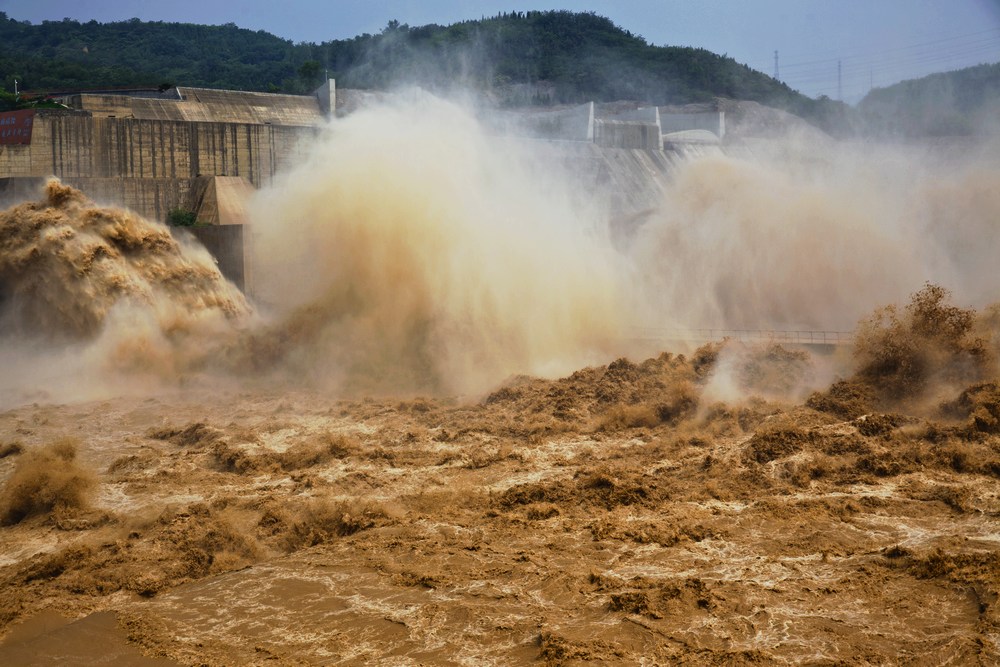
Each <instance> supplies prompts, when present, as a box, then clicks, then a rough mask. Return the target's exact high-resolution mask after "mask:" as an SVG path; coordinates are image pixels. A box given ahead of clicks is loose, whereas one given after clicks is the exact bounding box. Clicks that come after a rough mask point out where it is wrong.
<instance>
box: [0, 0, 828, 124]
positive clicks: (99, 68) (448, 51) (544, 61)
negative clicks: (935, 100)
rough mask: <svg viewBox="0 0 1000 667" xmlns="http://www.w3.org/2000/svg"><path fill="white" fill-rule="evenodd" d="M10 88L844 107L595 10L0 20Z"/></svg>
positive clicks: (820, 110)
mask: <svg viewBox="0 0 1000 667" xmlns="http://www.w3.org/2000/svg"><path fill="white" fill-rule="evenodd" d="M0 72H2V73H3V77H4V80H3V84H4V87H5V89H7V90H8V91H9V90H12V89H13V80H14V79H15V78H17V79H18V80H19V82H20V87H21V89H22V90H27V91H34V92H48V91H55V90H65V89H81V88H83V89H86V88H109V87H135V86H151V87H156V86H160V85H166V84H180V85H189V86H206V87H213V88H232V89H238V90H255V91H271V92H289V93H303V92H307V91H310V90H312V89H314V88H315V87H316V86H317V85H318V84H319V83H320V82H321V81H322V80H323V78H324V76H326V75H329V76H330V77H333V78H336V79H337V80H338V84H339V85H340V86H342V87H354V88H384V87H387V86H390V85H392V84H395V83H400V82H404V81H405V82H412V83H419V84H421V85H424V86H425V87H428V88H431V89H436V90H440V89H446V88H452V87H455V86H462V87H466V88H471V89H473V90H477V91H481V92H486V93H488V94H490V95H492V96H493V97H494V98H495V99H497V100H498V101H499V102H500V103H502V104H524V103H528V104H531V103H537V104H548V103H572V102H581V101H586V100H596V101H612V100H619V99H632V100H639V101H644V102H650V103H657V104H683V103H689V102H701V101H707V100H711V99H713V98H716V97H726V98H732V99H744V100H753V101H757V102H760V103H762V104H767V105H770V106H775V107H779V108H782V109H786V110H789V111H792V112H794V113H797V114H799V115H802V116H804V117H806V118H810V119H813V120H815V121H817V122H820V123H821V124H822V122H823V119H824V118H826V117H829V116H830V115H831V114H830V107H831V106H836V105H837V103H834V102H831V101H829V100H826V99H823V100H819V101H817V100H812V99H810V98H808V97H806V96H804V95H802V94H800V93H797V92H795V91H793V90H792V89H790V88H789V87H788V86H786V85H785V84H783V83H781V82H779V81H775V80H774V79H772V78H771V77H769V76H767V75H765V74H762V73H760V72H757V71H754V70H752V69H750V68H749V67H748V66H746V65H743V64H740V63H737V62H736V61H735V60H733V59H732V58H729V57H726V56H720V55H717V54H715V53H711V52H710V51H706V50H704V49H695V48H688V47H673V46H654V45H651V44H649V43H647V42H646V41H645V40H644V39H643V38H642V37H639V36H637V35H633V34H632V33H630V32H628V31H626V30H623V29H621V28H619V27H618V26H616V25H615V24H614V23H613V22H612V21H610V20H609V19H607V18H603V17H601V16H597V15H595V14H593V13H572V12H567V11H547V12H539V11H529V12H513V13H507V14H501V15H498V16H496V17H493V18H489V19H484V20H479V21H465V22H462V23H456V24H453V25H449V26H439V25H426V26H420V27H410V26H407V25H401V24H399V23H398V22H396V21H390V22H389V24H388V25H387V26H386V28H385V29H383V30H382V32H381V33H379V34H376V35H371V34H367V33H366V34H363V35H360V36H357V37H354V38H352V39H347V40H333V41H329V42H323V43H321V44H311V43H300V44H294V43H292V42H291V41H289V40H285V39H281V38H279V37H275V36H274V35H271V34H270V33H267V32H264V31H262V30H260V31H256V32H255V31H252V30H245V29H241V28H238V27H237V26H235V25H234V24H227V25H223V26H204V25H192V24H182V23H163V22H144V21H140V20H138V19H131V20H129V21H123V22H117V23H98V22H96V21H89V22H87V23H79V22H77V21H73V20H69V19H64V20H62V21H44V22H42V23H41V24H40V25H32V24H30V23H27V22H18V21H15V20H13V19H10V18H8V17H7V16H6V14H3V13H0Z"/></svg>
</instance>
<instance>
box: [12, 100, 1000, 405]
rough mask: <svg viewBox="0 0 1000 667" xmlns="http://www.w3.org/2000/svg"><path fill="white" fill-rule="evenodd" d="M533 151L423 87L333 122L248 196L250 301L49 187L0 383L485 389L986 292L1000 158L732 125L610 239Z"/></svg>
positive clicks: (592, 211) (160, 230)
mask: <svg viewBox="0 0 1000 667" xmlns="http://www.w3.org/2000/svg"><path fill="white" fill-rule="evenodd" d="M543 148H546V149H551V145H549V146H545V145H543V144H541V143H536V142H532V141H525V140H517V141H515V140H511V139H509V138H505V137H501V136H495V135H491V134H490V133H488V132H486V131H484V129H483V127H482V126H481V125H480V124H479V123H478V122H477V121H476V119H475V117H474V115H473V114H472V113H471V112H470V111H468V110H467V109H466V108H464V107H462V106H460V105H457V104H453V103H451V102H447V101H443V100H440V99H437V98H434V97H432V96H430V95H426V94H415V95H411V96H406V97H402V98H399V99H397V100H396V101H395V102H393V103H389V104H385V105H382V106H379V107H376V108H371V109H366V110H362V111H358V112H356V113H354V114H352V115H351V116H349V117H347V118H344V119H339V120H337V121H335V122H333V123H331V124H330V126H329V127H327V128H325V129H324V130H323V131H322V132H321V134H320V135H319V136H318V137H317V139H316V140H315V142H314V143H313V144H312V145H311V146H310V147H309V150H308V151H307V153H306V155H305V156H304V157H303V159H302V161H301V163H300V164H298V165H297V166H296V167H294V168H293V169H291V170H289V171H288V172H287V173H285V174H283V175H281V176H280V178H279V179H278V180H277V181H276V182H275V183H274V184H273V185H272V186H270V187H267V188H265V189H263V190H262V191H260V192H259V193H258V194H257V196H256V197H255V198H254V199H253V201H252V202H251V203H250V209H251V215H252V223H253V232H252V237H253V252H254V274H255V299H256V301H257V303H256V304H255V306H253V307H252V306H251V305H250V304H248V303H247V302H246V300H245V299H244V298H243V297H242V295H241V294H239V292H238V291H237V290H236V289H235V287H233V286H232V285H230V284H228V283H227V282H225V281H224V280H223V279H222V277H221V275H220V274H219V273H218V270H217V268H216V267H215V265H214V263H213V262H212V260H211V258H210V257H209V256H208V254H207V253H206V252H205V251H204V249H201V248H199V247H197V246H195V245H186V244H179V243H177V242H176V241H174V240H173V239H172V238H171V236H170V234H169V232H168V230H167V229H166V228H165V227H163V226H162V225H159V224H156V223H150V222H148V221H143V220H141V219H140V218H138V217H137V216H134V215H133V214H131V213H127V212H124V211H119V210H116V209H99V208H97V207H96V206H94V205H93V204H92V203H90V202H88V201H87V200H86V199H85V198H83V197H82V196H81V195H79V193H75V191H72V190H71V189H69V188H64V187H63V186H60V185H50V186H49V191H48V193H47V194H46V201H45V202H41V203H37V204H26V205H22V206H20V207H16V208H14V209H11V210H9V211H7V212H6V213H4V214H3V217H2V220H0V230H2V234H3V236H2V239H0V241H2V244H0V284H2V285H3V286H4V290H3V291H4V299H3V301H2V305H0V308H2V317H3V320H2V322H3V323H4V334H3V335H4V338H3V341H2V347H0V351H2V355H3V357H4V361H5V365H6V367H7V368H8V369H11V370H9V371H8V372H7V373H6V374H5V378H4V380H3V382H2V387H0V389H2V390H3V391H4V392H7V393H8V395H12V394H11V392H13V393H17V392H20V395H21V397H22V399H23V397H24V396H28V395H29V394H30V392H31V391H32V390H35V389H38V390H45V391H49V392H50V393H49V394H48V395H49V396H50V397H51V396H57V395H62V396H69V397H84V396H89V395H90V394H88V393H87V391H89V390H93V389H94V387H102V388H103V389H102V391H103V392H104V393H108V394H113V393H114V392H116V391H117V392H121V391H142V390H148V391H156V390H160V389H162V388H163V387H164V386H176V385H177V384H178V383H181V382H187V381H189V380H191V379H192V378H195V377H202V378H204V377H209V378H216V379H219V380H221V381H224V380H226V379H227V378H251V377H254V378H262V379H264V380H266V381H271V382H282V383H290V384H293V385H301V384H304V385H307V386H310V387H318V388H322V389H325V390H329V391H331V392H343V393H345V394H359V393H368V392H371V393H382V394H408V393H409V394H412V393H423V392H427V393H452V394H455V393H457V394H464V395H477V394H479V393H481V392H485V391H488V390H490V389H491V388H493V387H495V386H496V385H497V384H498V383H499V382H501V381H503V380H504V378H506V377H508V376H510V375H511V374H516V373H528V374H538V375H545V376H555V375H563V374H567V373H569V372H571V371H573V370H575V369H577V368H580V367H582V366H584V365H589V364H596V363H606V362H607V361H609V360H610V359H612V358H614V356H617V355H621V354H627V353H629V351H630V347H629V338H630V337H631V336H632V333H633V330H634V328H635V327H638V326H656V327H670V328H691V329H694V328H716V329H772V330H840V331H847V330H851V329H853V328H854V326H855V324H856V323H857V322H858V320H859V319H860V318H862V317H864V316H866V315H867V314H868V313H870V312H871V311H872V310H873V309H874V308H876V307H878V306H881V305H884V304H887V303H901V302H903V301H905V300H906V298H907V296H908V295H909V294H910V293H912V292H914V291H915V290H917V289H919V288H920V286H921V285H923V284H924V282H925V281H931V282H935V283H938V284H941V285H943V286H944V287H946V288H948V289H951V290H952V291H953V292H954V296H955V299H956V301H957V302H959V303H963V304H966V303H971V304H972V305H976V306H981V305H985V304H988V303H991V302H993V301H995V300H996V289H995V285H994V284H993V283H992V282H991V281H990V279H989V276H991V275H992V267H993V257H994V255H995V252H994V248H995V247H996V241H997V233H998V232H997V220H1000V189H998V188H996V187H995V185H996V183H998V182H1000V168H998V165H997V163H996V160H986V161H984V160H983V159H982V158H977V159H975V160H972V159H964V158H960V157H959V158H956V157H955V156H954V155H951V154H950V155H949V158H948V160H947V161H945V160H943V159H941V157H940V154H939V153H937V152H935V151H934V150H932V149H916V148H913V147H904V146H896V147H891V148H890V147H884V146H881V147H880V146H873V145H857V144H846V143H836V142H832V141H825V142H809V141H803V140H802V139H801V138H799V139H794V138H789V139H788V140H787V141H780V140H774V141H769V142H758V143H752V142H750V143H746V144H740V145H737V146H733V147H730V148H728V149H725V151H724V153H725V154H723V152H720V151H711V152H708V153H707V154H705V155H703V156H701V157H695V158H692V159H690V160H688V161H686V162H685V163H683V164H681V166H679V167H678V168H677V170H676V171H675V172H674V173H672V174H670V175H669V177H668V182H667V183H666V184H665V187H664V196H663V198H662V200H661V201H660V202H659V206H658V207H657V209H656V210H655V211H653V212H652V213H650V214H648V215H646V216H645V218H644V220H645V221H644V223H643V224H642V225H641V226H639V227H638V229H636V230H633V231H630V232H628V234H627V239H626V240H625V242H624V243H620V242H619V243H616V244H614V245H613V244H612V243H611V242H610V240H609V239H610V238H611V237H612V235H618V236H620V235H621V234H622V231H621V230H614V229H612V228H611V226H613V225H614V224H615V223H614V222H612V218H611V216H609V215H608V212H607V209H606V202H607V201H608V200H609V193H607V192H600V191H597V190H593V189H591V190H586V189H584V188H582V187H581V186H580V185H579V179H577V178H575V177H574V170H573V164H572V162H571V161H567V160H565V159H552V157H551V155H552V153H551V150H543ZM651 177H652V176H651ZM609 182H613V181H609ZM255 310H256V311H257V312H255ZM83 378H85V379H83ZM72 387H80V388H81V389H80V391H79V392H76V391H70V390H69V388H72ZM85 389H86V390H85ZM51 392H56V393H55V394H53V393H51ZM58 392H62V393H61V394H59V393H58ZM723 393H726V392H723ZM730 393H731V392H730ZM727 395H728V394H727ZM5 400H14V399H5Z"/></svg>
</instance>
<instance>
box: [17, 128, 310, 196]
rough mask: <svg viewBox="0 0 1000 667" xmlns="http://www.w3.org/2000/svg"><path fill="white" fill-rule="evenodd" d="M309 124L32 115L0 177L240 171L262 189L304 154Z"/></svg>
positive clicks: (153, 175) (144, 175) (191, 175)
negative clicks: (23, 141) (25, 139)
mask: <svg viewBox="0 0 1000 667" xmlns="http://www.w3.org/2000/svg"><path fill="white" fill-rule="evenodd" d="M317 131H318V130H317V129H316V128H312V127H285V126H277V125H254V124H242V123H188V122H183V121H159V120H147V119H136V118H94V117H91V116H90V115H89V114H87V113H85V112H60V111H56V112H45V111H39V112H38V113H37V114H36V116H35V125H34V131H33V134H32V138H31V144H30V145H26V146H0V175H4V176H12V177H26V176H58V177H60V178H64V179H66V178H77V177H100V178H112V177H124V178H130V179H131V178H139V179H142V178H154V179H156V178H174V179H190V178H194V177H196V176H199V175H206V176H207V175H212V176H242V177H244V178H246V179H247V180H248V181H250V182H251V183H253V184H254V185H255V186H257V187H260V186H262V185H264V184H267V183H269V182H270V181H271V179H272V178H273V177H274V175H275V174H276V173H278V172H279V171H281V170H282V169H285V168H287V167H288V166H290V165H291V164H293V163H294V162H295V161H296V160H297V159H298V158H299V157H300V156H301V154H302V146H301V145H300V142H302V140H304V139H307V138H309V137H312V136H314V135H315V133H316V132H317Z"/></svg>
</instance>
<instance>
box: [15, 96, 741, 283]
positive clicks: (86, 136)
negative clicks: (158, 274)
mask: <svg viewBox="0 0 1000 667" xmlns="http://www.w3.org/2000/svg"><path fill="white" fill-rule="evenodd" d="M387 97H389V94H386V93H374V92H370V91H360V90H351V89H343V90H337V88H336V83H335V81H333V80H329V81H327V82H326V83H325V84H323V85H322V86H321V87H319V88H318V89H317V90H316V91H315V92H314V93H313V94H312V95H282V94H270V93H254V92H242V91H229V90H210V89H204V88H191V87H184V86H178V87H175V88H170V89H168V90H165V91H130V92H127V93H118V94H116V93H115V92H114V91H104V92H90V93H87V92H81V93H65V94H59V95H58V96H54V97H53V99H55V100H56V101H58V102H60V103H61V104H62V105H63V106H64V107H65V108H62V109H37V110H24V111H15V112H6V113H0V123H14V122H17V123H19V125H18V131H17V132H16V133H13V134H11V135H10V136H8V133H6V132H4V133H3V135H4V136H0V203H2V204H4V205H10V204H13V203H17V202H20V201H25V200H31V199H35V198H36V197H37V193H38V192H39V189H40V187H41V185H42V184H43V183H44V181H45V179H47V178H48V177H51V176H55V177H58V178H59V179H61V180H62V181H63V182H65V183H67V184H69V185H71V186H73V187H75V188H78V189H80V190H82V191H83V192H84V193H86V194H87V195H88V196H89V197H91V198H93V199H94V200H96V201H98V202H100V203H103V204H112V205H120V206H124V207H126V208H129V209H131V210H134V211H136V212H137V213H139V214H140V215H142V216H144V217H146V218H149V219H151V220H158V221H161V222H168V221H170V220H171V218H172V216H176V215H178V214H180V215H181V217H185V216H186V217H187V219H188V220H191V221H193V222H194V224H193V225H190V226H186V227H183V228H178V227H176V226H174V227H172V229H173V230H174V231H175V233H177V234H185V233H189V234H193V235H194V236H195V237H197V238H198V240H199V241H200V242H201V243H202V244H203V245H205V246H206V248H208V250H209V251H210V252H211V253H212V254H213V256H214V257H215V258H216V260H217V261H218V264H219V268H220V270H222V272H223V274H224V275H226V277H228V278H229V279H230V280H232V281H233V282H234V283H236V284H237V286H239V287H240V288H241V289H243V290H244V291H245V292H246V293H247V294H252V293H253V270H252V258H251V253H250V247H251V238H250V234H249V233H248V231H247V227H246V222H247V221H246V211H245V206H246V203H247V201H248V198H249V197H250V195H251V194H252V193H253V192H254V191H255V190H256V189H258V188H261V187H265V186H268V185H270V184H271V183H273V182H274V180H275V178H276V177H277V176H278V175H280V174H281V173H283V172H285V171H287V170H288V169H289V168H290V167H291V166H292V165H295V164H297V163H298V162H299V161H301V160H302V159H303V158H304V156H305V154H306V150H307V148H308V146H309V143H310V140H312V139H315V138H316V137H317V136H318V134H319V133H321V132H322V131H323V129H324V128H325V127H327V125H328V124H329V123H330V122H331V121H332V122H336V119H337V118H338V117H343V116H346V115H349V114H350V113H352V112H354V111H356V110H358V109H363V108H365V107H366V106H370V105H372V104H375V103H378V102H380V101H383V100H385V99H386V98H387ZM482 121H483V123H484V125H485V126H486V127H487V128H491V129H492V130H493V131H495V132H497V133H504V134H510V135H513V136H517V137H521V138H523V140H524V141H527V142H531V144H532V145H533V150H535V151H536V152H537V153H538V154H539V155H541V156H542V158H541V159H542V160H543V161H552V163H553V164H558V165H559V166H560V167H561V168H564V169H566V170H567V171H568V172H569V173H571V174H572V175H573V177H574V178H575V179H578V181H579V184H580V185H581V186H582V187H583V188H585V189H586V190H587V191H589V192H595V193H601V195H602V197H603V198H604V201H603V202H602V206H603V207H604V209H605V213H606V215H607V216H608V218H609V219H611V220H614V221H616V222H617V223H618V224H619V225H620V226H623V227H625V228H627V227H628V226H629V225H630V224H635V222H636V221H638V220H641V218H642V216H643V215H644V213H645V212H647V211H649V210H650V209H652V208H653V207H654V206H656V204H657V201H658V198H659V195H660V194H661V192H662V185H663V183H664V179H665V178H666V177H667V176H668V175H669V173H670V172H671V171H672V170H673V169H674V167H675V166H676V165H677V164H678V162H679V161H681V160H683V159H685V157H686V155H688V154H689V153H690V152H692V151H695V152H698V151H705V150H718V149H717V148H715V147H716V146H718V145H719V143H720V142H721V141H722V139H723V138H724V137H725V112H724V111H720V110H711V109H709V110H702V111H700V112H698V113H680V112H677V110H672V111H670V112H668V111H667V110H666V108H664V110H663V111H662V112H661V109H659V108H657V107H646V108H638V107H637V106H635V105H628V104H625V105H623V104H600V105H598V104H595V103H593V102H590V103H587V104H583V105H577V106H569V107H554V108H541V109H539V108H532V109H527V110H513V111H495V110H491V111H487V112H484V113H483V114H482Z"/></svg>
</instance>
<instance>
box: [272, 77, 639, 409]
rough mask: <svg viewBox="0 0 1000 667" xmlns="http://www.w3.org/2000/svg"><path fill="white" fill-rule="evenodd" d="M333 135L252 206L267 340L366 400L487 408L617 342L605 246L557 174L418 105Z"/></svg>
mask: <svg viewBox="0 0 1000 667" xmlns="http://www.w3.org/2000/svg"><path fill="white" fill-rule="evenodd" d="M404 101H405V104H406V106H405V107H404V106H403V105H402V104H400V105H398V106H396V105H387V106H384V107H381V108H376V109H370V110H366V111H363V112H359V113H356V114H354V115H352V116H350V117H348V118H346V119H343V120H338V121H337V122H336V123H335V124H333V125H332V126H331V127H330V129H329V130H328V131H327V132H326V133H325V134H324V135H323V136H322V137H320V138H319V140H318V141H317V143H316V145H315V147H314V149H313V150H312V152H311V153H310V156H309V157H308V159H306V160H305V161H304V162H303V163H302V164H301V165H299V166H298V167H297V168H295V169H292V170H291V171H290V172H289V173H288V175H287V177H286V178H284V179H282V181H281V182H280V183H279V184H278V185H277V186H276V187H273V188H271V189H268V190H265V191H263V192H262V193H261V194H260V196H259V197H258V198H257V200H256V203H255V206H254V220H253V224H254V244H255V249H256V253H255V257H256V267H255V271H256V275H257V278H258V287H257V294H258V295H259V297H260V298H261V300H262V302H263V303H265V304H267V305H268V306H269V307H270V308H271V310H272V314H273V315H275V316H276V317H277V318H278V320H279V321H280V322H281V323H280V324H279V325H277V326H276V327H275V328H274V329H273V330H272V331H271V332H270V334H269V335H265V336H261V337H260V338H258V340H257V346H256V351H255V354H256V355H257V356H260V355H261V354H262V352H261V351H262V350H267V351H270V352H271V353H274V354H276V355H278V356H280V357H282V358H283V359H284V360H285V362H286V363H287V364H290V367H291V368H292V369H293V370H295V371H296V372H297V373H303V372H304V373H307V374H309V375H310V376H311V377H313V378H314V379H316V380H318V381H320V382H323V383H328V384H331V385H333V386H338V387H344V388H348V389H355V390H364V391H378V390H382V391H385V390H389V391H403V392H405V391H413V390H420V391H448V392H460V393H464V392H476V391H483V390H486V389H488V388H490V387H491V386H494V385H495V383H496V382H497V381H499V380H501V379H503V377H504V376H505V375H507V374H509V373H513V372H529V373H543V374H552V373H557V372H567V371H570V370H572V369H574V368H575V367H578V366H579V365H580V364H582V363H586V362H588V361H589V360H590V359H591V358H600V357H599V356H596V355H597V353H599V352H600V351H601V350H602V349H603V348H604V346H606V344H607V342H608V341H609V340H612V339H614V338H616V337H618V336H619V335H620V330H621V328H622V326H623V324H624V323H625V321H626V318H627V313H625V312H624V308H623V307H622V306H621V305H620V304H621V297H620V293H619V289H618V281H617V278H616V272H615V271H614V269H613V258H612V257H611V252H610V245H609V244H607V243H606V241H605V240H604V238H603V237H602V234H601V231H600V226H599V225H598V224H597V223H596V222H595V221H594V220H591V219H588V217H587V215H588V214H587V207H586V206H585V205H581V199H580V198H579V197H577V198H574V195H573V193H572V190H571V189H570V188H568V186H567V185H566V183H567V181H565V180H564V179H561V178H559V177H558V174H553V173H551V172H550V173H548V174H539V171H538V170H537V168H536V169H534V170H532V169H530V168H529V167H528V165H529V164H530V159H529V158H530V156H529V155H527V154H526V152H525V149H524V147H523V144H522V145H521V146H515V145H514V144H512V143H510V142H508V141H505V140H503V139H500V138H496V137H490V136H487V135H486V134H484V133H483V131H482V129H481V128H480V126H479V125H478V123H477V122H476V121H475V120H474V119H473V118H472V116H471V115H469V114H468V113H467V112H466V111H464V110H463V109H461V108H459V107H458V106H455V105H453V104H450V103H448V102H445V101H441V100H439V99H435V98H432V97H430V96H424V95H419V94H418V95H415V96H408V97H406V98H405V100H404Z"/></svg>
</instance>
